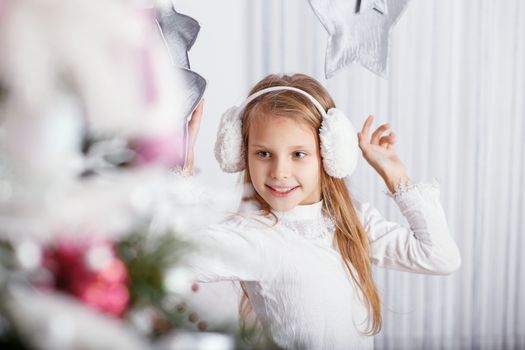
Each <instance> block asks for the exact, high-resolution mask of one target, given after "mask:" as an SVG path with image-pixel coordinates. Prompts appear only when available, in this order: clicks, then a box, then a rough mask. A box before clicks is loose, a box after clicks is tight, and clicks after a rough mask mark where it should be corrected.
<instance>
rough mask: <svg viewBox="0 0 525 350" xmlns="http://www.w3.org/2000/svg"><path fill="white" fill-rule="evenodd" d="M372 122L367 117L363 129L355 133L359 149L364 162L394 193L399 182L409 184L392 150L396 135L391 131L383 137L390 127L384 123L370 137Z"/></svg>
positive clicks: (401, 164)
mask: <svg viewBox="0 0 525 350" xmlns="http://www.w3.org/2000/svg"><path fill="white" fill-rule="evenodd" d="M373 121H374V117H373V116H371V115H370V116H368V118H366V120H365V123H364V124H363V129H362V130H361V132H358V133H357V139H358V140H359V148H361V151H362V152H363V157H364V158H365V159H366V161H367V162H368V163H369V164H370V165H371V166H372V167H373V168H374V169H375V170H376V171H377V172H378V174H379V175H380V176H381V177H382V178H383V180H384V181H385V184H386V186H387V187H388V189H389V190H390V192H392V193H394V191H395V188H396V186H397V185H398V184H399V183H400V182H409V181H410V178H409V177H408V175H407V171H406V168H405V166H404V165H403V163H402V162H401V160H400V159H399V158H398V156H397V154H396V151H395V150H394V144H395V143H396V134H395V133H394V132H393V131H391V132H390V133H389V134H388V135H383V133H385V132H386V131H387V130H388V129H390V125H389V124H388V123H385V124H382V125H380V126H379V127H378V128H377V129H376V130H375V131H374V132H373V133H372V137H370V136H369V135H368V133H369V131H370V127H371V126H372V122H373Z"/></svg>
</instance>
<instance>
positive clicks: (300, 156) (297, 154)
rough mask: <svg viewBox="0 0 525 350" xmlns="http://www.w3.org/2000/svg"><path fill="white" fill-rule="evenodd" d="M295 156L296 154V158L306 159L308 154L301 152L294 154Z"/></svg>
mask: <svg viewBox="0 0 525 350" xmlns="http://www.w3.org/2000/svg"><path fill="white" fill-rule="evenodd" d="M293 154H294V156H295V158H304V157H306V153H304V152H301V151H297V152H294V153H293Z"/></svg>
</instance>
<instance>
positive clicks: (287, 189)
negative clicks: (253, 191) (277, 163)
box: [266, 185, 299, 197]
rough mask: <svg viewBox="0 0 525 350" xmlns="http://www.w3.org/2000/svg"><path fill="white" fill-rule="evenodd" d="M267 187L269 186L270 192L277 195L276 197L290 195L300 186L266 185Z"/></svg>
mask: <svg viewBox="0 0 525 350" xmlns="http://www.w3.org/2000/svg"><path fill="white" fill-rule="evenodd" d="M266 187H268V189H269V190H270V192H271V193H272V194H273V195H274V196H276V197H286V196H288V195H289V194H290V193H292V192H293V191H294V190H296V189H297V188H299V186H295V187H280V188H273V187H270V186H268V185H266Z"/></svg>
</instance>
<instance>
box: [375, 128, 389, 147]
mask: <svg viewBox="0 0 525 350" xmlns="http://www.w3.org/2000/svg"><path fill="white" fill-rule="evenodd" d="M389 128H390V124H388V123H385V124H383V125H381V126H379V127H378V128H377V129H376V130H375V131H374V133H373V134H372V138H371V140H370V143H371V144H373V145H377V144H379V138H380V137H381V135H382V134H383V133H384V132H385V131H387V130H388V129H389Z"/></svg>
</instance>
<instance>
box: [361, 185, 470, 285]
mask: <svg viewBox="0 0 525 350" xmlns="http://www.w3.org/2000/svg"><path fill="white" fill-rule="evenodd" d="M389 196H391V197H392V198H393V199H394V201H395V202H396V204H397V205H398V207H399V209H400V210H401V213H402V214H403V216H404V217H405V218H406V220H407V222H408V224H409V227H405V226H403V225H400V224H398V223H396V222H391V221H387V220H386V219H385V218H384V217H383V216H382V215H381V214H380V213H379V211H378V210H377V209H376V208H374V207H373V206H371V205H370V204H369V203H360V202H356V210H357V212H358V215H360V218H361V220H362V223H363V225H364V228H365V231H366V232H367V234H368V239H369V242H370V258H371V261H372V262H373V263H374V264H375V265H377V266H380V267H384V268H390V269H395V270H401V271H408V272H415V273H424V274H436V275H446V274H450V273H452V272H454V271H455V270H457V269H459V267H460V265H461V256H460V254H459V250H458V247H457V245H456V243H455V242H454V240H453V239H452V237H451V236H450V233H449V229H448V224H447V221H446V218H445V213H444V211H443V208H442V206H441V203H440V201H439V188H438V185H437V184H432V185H431V184H415V185H410V186H408V187H406V188H403V189H401V190H398V191H397V192H396V193H395V194H394V195H390V194H389Z"/></svg>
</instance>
